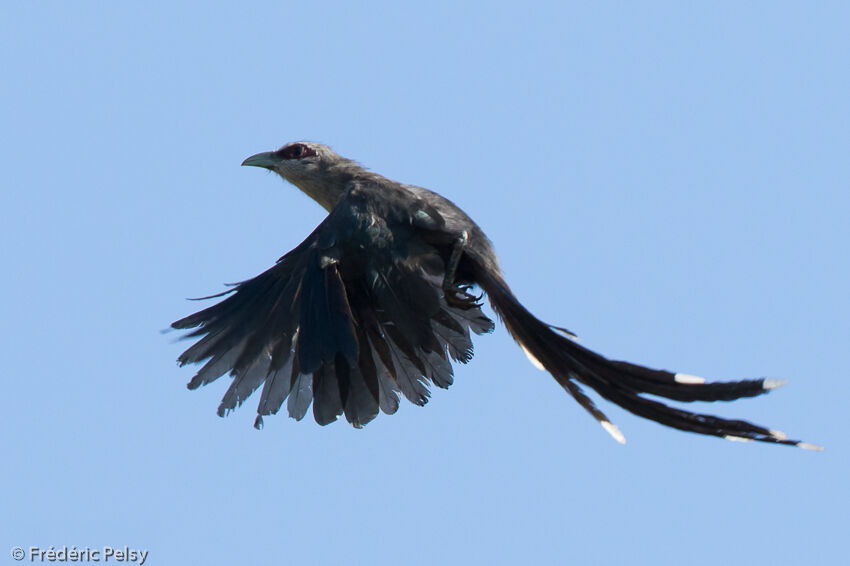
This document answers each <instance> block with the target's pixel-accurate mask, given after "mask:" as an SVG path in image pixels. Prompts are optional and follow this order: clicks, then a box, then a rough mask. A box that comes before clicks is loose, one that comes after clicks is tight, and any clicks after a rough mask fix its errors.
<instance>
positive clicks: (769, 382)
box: [761, 379, 788, 389]
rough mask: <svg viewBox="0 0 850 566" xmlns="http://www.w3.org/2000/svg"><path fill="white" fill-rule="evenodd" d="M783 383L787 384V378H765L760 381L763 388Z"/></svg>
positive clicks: (772, 387) (775, 386) (780, 385)
mask: <svg viewBox="0 0 850 566" xmlns="http://www.w3.org/2000/svg"><path fill="white" fill-rule="evenodd" d="M783 385H788V380H787V379H765V380H764V381H762V382H761V386H762V388H763V389H777V388H779V387H782V386H783Z"/></svg>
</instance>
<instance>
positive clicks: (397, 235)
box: [172, 185, 493, 428]
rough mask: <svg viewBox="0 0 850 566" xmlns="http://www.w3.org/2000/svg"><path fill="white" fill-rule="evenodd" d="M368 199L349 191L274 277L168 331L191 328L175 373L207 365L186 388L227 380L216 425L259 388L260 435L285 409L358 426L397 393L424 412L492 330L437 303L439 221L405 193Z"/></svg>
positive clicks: (440, 297)
mask: <svg viewBox="0 0 850 566" xmlns="http://www.w3.org/2000/svg"><path fill="white" fill-rule="evenodd" d="M377 190H378V188H377V187H370V186H362V185H360V186H354V187H351V188H350V189H349V190H348V191H347V192H346V194H345V195H344V196H343V199H342V200H341V202H340V204H339V205H337V207H336V208H334V210H333V211H332V212H331V213H330V215H329V216H328V217H327V218H326V219H325V220H324V222H322V223H321V224H320V225H319V226H318V227H317V228H316V230H314V231H313V233H312V234H311V235H310V236H309V237H308V238H307V239H306V240H305V241H304V242H302V243H301V244H300V245H299V246H298V247H296V248H295V249H294V250H292V251H291V252H289V253H288V254H286V255H285V256H283V257H282V258H280V259H279V260H278V262H277V263H276V265H275V266H274V267H272V268H271V269H269V270H267V271H265V272H264V273H262V274H260V275H258V276H257V277H255V278H253V279H250V280H248V281H244V282H242V283H239V284H238V285H236V286H235V287H234V288H233V289H231V290H229V291H227V292H226V293H223V294H222V295H219V296H225V295H226V298H225V299H224V300H222V301H221V302H219V303H218V304H215V305H213V306H211V307H209V308H206V309H204V310H202V311H199V312H197V313H195V314H192V315H190V316H187V317H185V318H183V319H180V320H178V321H176V322H174V323H173V324H172V326H173V327H174V328H178V329H189V328H196V329H195V330H193V331H192V332H190V333H189V334H187V336H186V337H187V338H188V337H192V338H198V340H197V342H196V343H195V344H194V345H192V346H191V347H190V348H189V349H187V350H186V351H185V352H183V354H181V355H180V357H179V358H178V361H179V362H180V364H181V365H184V364H188V363H197V362H203V361H205V360H206V363H205V364H204V365H203V367H201V369H200V370H199V371H198V373H197V374H196V375H195V376H194V377H193V378H192V380H191V381H190V382H189V385H188V386H189V388H190V389H195V388H197V387H200V386H201V385H205V384H207V383H210V382H212V381H215V380H216V379H218V378H219V377H221V376H222V375H224V374H229V375H230V376H231V377H232V382H231V385H230V388H229V389H228V390H227V393H225V395H224V398H223V399H222V401H221V405H220V406H219V409H218V413H219V415H221V416H223V415H225V414H226V413H227V412H229V411H230V410H232V409H235V408H236V407H238V406H239V405H241V404H242V403H243V402H244V401H245V399H247V398H248V397H249V396H250V395H251V393H253V392H254V391H256V390H257V389H258V388H260V386H262V388H263V389H262V393H261V395H260V401H259V406H258V408H257V413H258V416H257V420H256V422H255V426H256V427H258V428H259V427H260V426H261V425H262V417H263V416H264V415H270V414H275V413H277V412H278V410H279V409H280V408H281V406H282V405H283V402H284V401H285V400H287V399H288V401H287V409H288V412H289V415H290V416H291V417H293V418H295V419H298V420H300V419H301V418H303V417H304V415H305V414H306V412H307V409H308V408H309V406H310V404H311V402H312V405H313V415H314V417H315V419H316V422H318V423H319V424H322V425H324V424H328V423H330V422H333V421H335V420H336V419H337V418H338V417H339V416H340V415H341V414H344V415H345V417H346V419H347V420H348V421H349V422H350V423H351V424H352V425H354V426H355V427H361V426H363V425H364V424H366V423H368V422H369V421H371V420H372V419H374V418H375V417H376V416H377V414H378V411H379V410H381V411H383V412H385V413H387V414H392V413H394V412H395V411H396V410H397V409H398V405H399V397H400V394H401V395H404V396H405V397H407V399H408V400H410V401H411V402H413V403H415V404H417V405H424V404H425V403H426V402H427V401H428V397H429V395H430V392H429V384H431V383H433V384H434V385H437V386H438V387H442V388H446V387H448V386H449V385H451V383H452V380H453V373H452V364H451V361H452V360H454V361H459V362H462V363H466V362H468V361H469V360H470V359H471V358H472V341H471V338H470V331H471V332H474V333H475V334H482V333H486V332H490V331H492V329H493V322H492V321H491V320H490V319H489V318H487V317H486V316H485V315H484V314H483V313H482V312H481V310H480V307H479V305H478V304H477V303H476V304H472V305H471V306H469V307H468V308H463V307H458V306H454V302H453V304H452V305H449V304H448V303H447V302H446V300H445V297H444V293H443V290H442V284H443V278H444V275H445V262H444V258H443V257H442V256H441V255H440V252H439V251H438V250H437V249H436V248H434V247H432V246H431V245H429V244H428V243H426V241H425V239H424V238H423V237H422V234H423V232H429V234H430V238H429V241H432V240H433V234H434V233H435V232H439V228H440V227H441V226H442V223H443V220H442V218H441V217H440V215H439V214H438V213H437V212H436V211H435V210H434V209H433V208H431V207H429V206H428V205H427V204H426V203H424V202H423V201H421V200H418V199H417V198H416V197H415V196H414V195H412V194H411V193H409V192H407V191H404V190H403V189H399V190H398V193H397V194H396V193H393V194H392V195H389V197H390V198H388V195H387V194H386V189H382V190H383V191H384V192H383V193H382V194H381V198H380V199H378V198H374V197H375V196H376V194H375V191H377ZM454 290H455V291H456V292H457V293H458V294H460V295H463V296H465V297H466V298H472V297H471V296H470V295H469V293H468V291H469V290H468V288H467V287H458V288H456V289H454Z"/></svg>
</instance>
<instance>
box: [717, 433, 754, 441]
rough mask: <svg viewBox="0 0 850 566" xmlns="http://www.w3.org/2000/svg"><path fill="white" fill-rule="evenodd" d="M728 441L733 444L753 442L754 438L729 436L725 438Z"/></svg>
mask: <svg viewBox="0 0 850 566" xmlns="http://www.w3.org/2000/svg"><path fill="white" fill-rule="evenodd" d="M723 438H725V439H726V440H731V441H732V442H752V441H753V439H752V438H744V437H743V436H733V435H731V434H727V435H726V436H724V437H723Z"/></svg>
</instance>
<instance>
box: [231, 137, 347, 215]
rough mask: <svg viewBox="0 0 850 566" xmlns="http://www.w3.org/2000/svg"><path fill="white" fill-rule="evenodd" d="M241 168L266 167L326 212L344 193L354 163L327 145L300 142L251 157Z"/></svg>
mask: <svg viewBox="0 0 850 566" xmlns="http://www.w3.org/2000/svg"><path fill="white" fill-rule="evenodd" d="M242 165H250V166H253V167H263V168H265V169H268V170H269V171H274V172H275V173H277V174H278V175H280V176H281V177H283V178H284V179H285V180H287V181H289V182H290V183H292V184H293V185H295V186H296V187H298V188H299V189H301V190H302V191H303V192H305V193H306V194H307V195H308V196H310V198H312V199H313V200H315V201H316V202H318V203H319V204H320V205H322V206H323V207H324V208H326V209H327V210H331V209H332V208H333V207H334V205H336V202H337V201H338V200H339V197H340V195H341V194H342V192H343V191H344V189H345V184H346V182H347V173H349V171H348V169H349V168H350V166H355V167H356V164H355V163H354V162H353V161H350V160H348V159H345V158H344V157H341V156H340V155H338V154H337V153H336V152H335V151H334V150H332V149H331V148H329V147H328V146H326V145H323V144H320V143H315V142H307V141H298V142H292V143H288V144H286V145H285V146H283V147H281V148H280V149H278V150H277V151H265V152H263V153H257V154H256V155H252V156H251V157H249V158H247V159H246V160H245V161H243V162H242Z"/></svg>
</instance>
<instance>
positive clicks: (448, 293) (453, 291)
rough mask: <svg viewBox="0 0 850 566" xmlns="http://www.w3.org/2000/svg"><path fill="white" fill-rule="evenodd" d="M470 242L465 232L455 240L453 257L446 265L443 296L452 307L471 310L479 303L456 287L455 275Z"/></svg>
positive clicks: (450, 257)
mask: <svg viewBox="0 0 850 566" xmlns="http://www.w3.org/2000/svg"><path fill="white" fill-rule="evenodd" d="M468 242H469V233H468V232H467V231H466V230H464V231H463V232H462V233H461V235H460V236H458V238H457V239H456V240H455V243H454V247H453V248H452V255H451V256H449V263H448V264H447V265H446V275H445V277H443V294H444V295H445V297H446V302H447V303H448V304H449V305H451V306H454V307H460V308H464V309H468V308H471V307H472V306H473V305H475V304H476V303H477V299H476V298H475V297H471V296H470V295H468V294H467V293H466V292H465V291H464V290H463V289H461V288H460V287H458V286H457V285H455V274H456V273H457V266H458V264H459V263H460V256H461V255H463V249H464V248H465V247H466V244H467V243H468Z"/></svg>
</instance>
